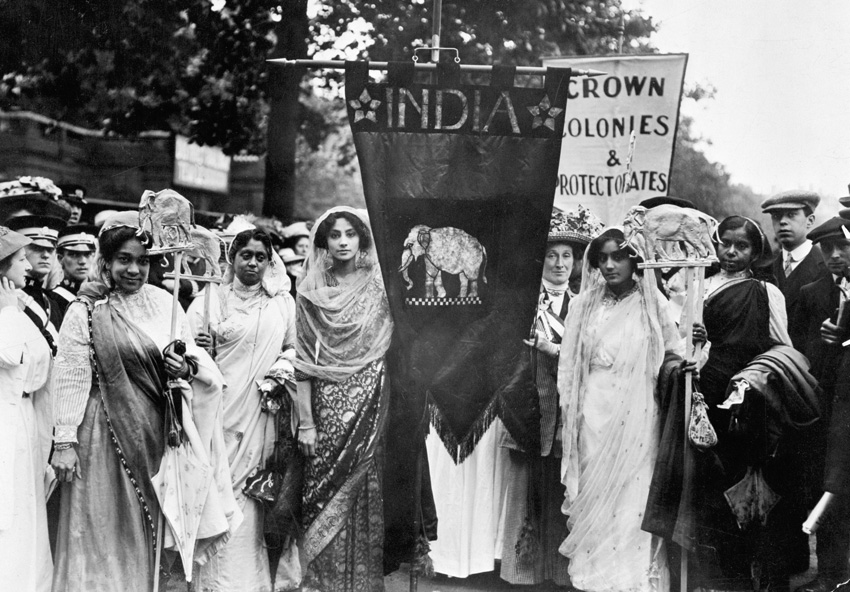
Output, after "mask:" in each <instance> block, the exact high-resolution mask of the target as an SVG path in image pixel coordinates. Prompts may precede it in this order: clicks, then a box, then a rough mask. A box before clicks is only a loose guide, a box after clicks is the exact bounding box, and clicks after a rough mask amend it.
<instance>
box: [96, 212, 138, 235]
mask: <svg viewBox="0 0 850 592" xmlns="http://www.w3.org/2000/svg"><path fill="white" fill-rule="evenodd" d="M121 227H124V228H134V229H136V230H140V229H141V227H140V226H139V211H138V210H126V211H123V212H114V213H113V214H112V215H111V216H109V217H108V218H106V220H105V221H104V222H103V226H101V227H100V232H99V233H98V236H103V233H104V232H106V231H107V230H112V229H113V228H121Z"/></svg>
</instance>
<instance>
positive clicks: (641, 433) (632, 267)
mask: <svg viewBox="0 0 850 592" xmlns="http://www.w3.org/2000/svg"><path fill="white" fill-rule="evenodd" d="M622 241H623V233H622V232H621V231H619V230H617V229H608V230H606V231H605V232H603V233H602V234H601V235H600V236H598V237H597V238H596V239H594V240H593V241H592V242H591V244H590V246H589V247H588V249H587V253H586V255H585V260H584V272H583V276H582V287H581V293H580V294H579V296H578V297H577V298H576V299H575V300H574V301H573V303H572V304H571V305H570V310H569V314H568V316H567V321H566V327H565V329H564V341H563V343H562V346H561V352H562V354H561V357H560V363H559V369H558V391H559V393H560V395H561V416H562V417H563V418H564V422H563V432H562V441H563V444H564V451H563V460H562V469H561V477H562V480H563V482H564V484H565V485H566V500H565V502H564V506H563V511H564V513H565V514H567V516H568V517H569V518H568V520H567V526H568V527H569V529H570V534H569V536H567V538H566V540H564V542H563V544H562V545H561V549H560V551H561V553H562V554H564V555H566V556H567V557H568V558H569V559H570V568H569V572H570V579H571V580H572V584H573V586H575V587H576V588H579V589H581V590H585V591H587V592H609V591H610V592H614V591H618V592H621V591H626V590H628V591H645V590H647V591H648V590H660V591H662V592H663V591H665V590H667V589H668V587H669V573H668V571H667V562H666V557H665V553H664V549H663V545H662V542H661V540H660V539H658V538H656V537H653V536H652V535H651V534H649V533H647V532H644V531H642V530H641V521H642V519H643V513H644V509H645V506H646V500H647V495H648V492H649V484H650V480H651V477H652V470H653V465H654V463H655V457H656V451H657V446H658V409H657V405H656V403H655V397H654V394H655V383H656V379H657V376H658V371H659V369H660V367H661V363H662V361H663V359H664V353H665V350H667V351H675V352H678V353H681V350H682V349H683V347H682V345H683V344H682V340H681V339H680V337H679V335H678V332H677V330H676V327H675V324H674V323H673V322H672V320H671V319H670V316H669V314H668V313H667V311H666V301H665V300H664V298H663V297H662V296H661V295H660V293H659V292H658V291H657V288H656V284H655V278H654V272H653V271H652V270H647V271H646V272H645V273H644V274H643V275H640V274H638V273H637V258H636V257H635V255H634V253H633V252H630V251H629V250H626V249H623V248H621V244H622Z"/></svg>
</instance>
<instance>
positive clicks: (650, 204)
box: [638, 195, 698, 210]
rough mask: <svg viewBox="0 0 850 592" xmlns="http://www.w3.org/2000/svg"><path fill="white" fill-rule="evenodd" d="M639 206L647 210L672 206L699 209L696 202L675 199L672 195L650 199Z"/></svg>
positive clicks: (679, 198)
mask: <svg viewBox="0 0 850 592" xmlns="http://www.w3.org/2000/svg"><path fill="white" fill-rule="evenodd" d="M638 205H639V206H643V207H645V208H646V209H647V210H649V209H652V208H655V207H658V206H664V205H671V206H679V207H680V208H691V209H692V210H696V209H698V208H697V207H696V206H695V205H694V202H692V201H690V200H688V199H684V198H682V197H673V196H672V195H656V196H655V197H648V198H646V199H645V200H643V201H641V202H640V203H639V204H638Z"/></svg>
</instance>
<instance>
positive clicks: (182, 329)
mask: <svg viewBox="0 0 850 592" xmlns="http://www.w3.org/2000/svg"><path fill="white" fill-rule="evenodd" d="M109 301H110V304H109V305H110V306H114V307H115V308H116V309H117V310H119V311H120V312H121V313H123V314H124V315H125V316H126V317H127V318H128V319H130V320H132V321H133V323H134V324H136V325H137V326H138V327H139V328H140V329H141V330H142V331H143V332H144V333H146V334H147V336H148V337H150V338H151V340H153V342H154V343H156V345H157V347H159V348H160V349H164V348H165V346H166V345H168V344H169V343H170V341H171V339H170V335H169V332H170V329H171V303H172V296H171V295H170V294H169V293H168V292H166V291H164V290H161V289H160V288H156V287H154V286H151V285H147V284H146V285H145V286H143V287H142V289H141V290H139V291H138V292H135V293H134V294H125V293H123V292H118V291H115V292H111V293H110V295H109ZM104 305H105V303H96V304H95V306H104ZM176 337H177V338H178V339H182V340H183V341H185V342H187V343H189V342H190V341H191V335H190V333H189V326H188V323H187V322H186V315H185V314H184V313H183V311H182V309H181V310H178V315H177V335H176ZM58 346H59V351H58V353H57V355H56V362H55V365H54V369H53V391H52V392H53V413H54V421H55V433H54V437H53V439H54V441H55V442H57V443H58V442H77V428H78V427H79V426H80V423H82V421H83V415H84V414H85V411H86V402H87V400H88V396H89V392H90V391H91V388H92V377H93V372H92V365H91V358H90V355H89V326H88V312H87V310H86V307H85V305H84V304H82V303H79V302H75V303H74V304H72V305H71V306H70V307H69V308H68V312H67V313H66V314H65V320H64V322H63V323H62V329H61V331H60V332H59V343H58Z"/></svg>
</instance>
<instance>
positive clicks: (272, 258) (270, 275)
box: [222, 228, 292, 297]
mask: <svg viewBox="0 0 850 592" xmlns="http://www.w3.org/2000/svg"><path fill="white" fill-rule="evenodd" d="M246 230H254V228H247V229H246ZM260 230H262V229H260ZM242 232H244V230H243V231H242ZM263 232H265V230H263ZM266 234H268V233H266ZM235 239H236V237H235V236H234V237H232V238H231V239H230V242H229V243H226V244H227V252H230V249H231V247H232V246H233V241H234V240H235ZM234 255H235V253H234ZM235 280H236V274H235V273H234V271H233V264H232V262H230V261H228V262H227V269H226V270H225V272H224V278H223V280H222V281H223V283H224V284H232V283H233V282H234V281H235ZM261 283H262V286H263V290H265V291H266V294H268V295H269V296H271V297H275V296H277V295H278V294H282V293H283V292H289V290H290V289H291V288H292V280H291V279H289V276H288V275H287V274H286V265H284V263H283V261H281V259H280V256H279V255H278V254H277V252H275V250H274V249H272V250H271V253H270V255H269V265H268V267H266V273H265V274H263V279H262V281H261Z"/></svg>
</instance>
